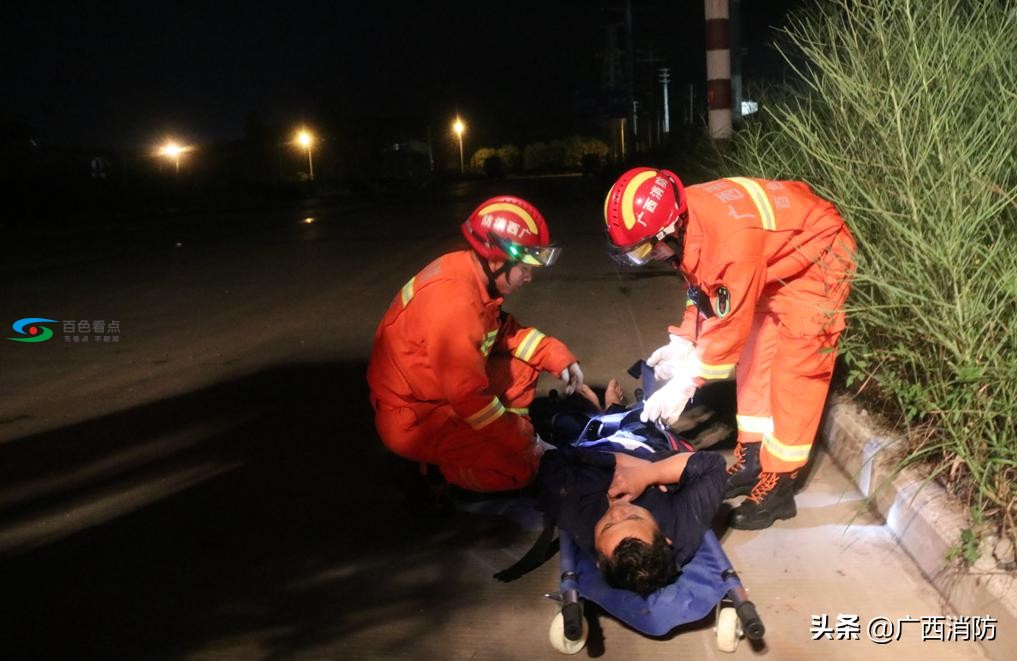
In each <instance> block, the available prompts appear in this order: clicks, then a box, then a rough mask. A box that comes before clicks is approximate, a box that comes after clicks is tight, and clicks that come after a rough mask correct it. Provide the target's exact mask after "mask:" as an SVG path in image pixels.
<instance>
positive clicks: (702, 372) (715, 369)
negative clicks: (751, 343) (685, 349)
mask: <svg viewBox="0 0 1017 661" xmlns="http://www.w3.org/2000/svg"><path fill="white" fill-rule="evenodd" d="M692 360H693V362H694V374H693V376H698V377H701V378H703V379H706V380H707V381H721V380H723V379H730V378H731V375H732V374H734V368H735V364H734V363H728V364H725V365H711V364H709V363H704V362H702V361H700V360H699V357H698V356H692Z"/></svg>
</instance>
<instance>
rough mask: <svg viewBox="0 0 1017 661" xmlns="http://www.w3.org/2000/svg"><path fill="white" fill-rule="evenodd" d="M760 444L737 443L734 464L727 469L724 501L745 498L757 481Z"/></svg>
mask: <svg viewBox="0 0 1017 661" xmlns="http://www.w3.org/2000/svg"><path fill="white" fill-rule="evenodd" d="M761 445H762V443H739V444H738V445H736V446H735V462H734V464H732V465H731V467H729V468H728V469H727V488H726V489H725V490H724V500H727V499H728V498H735V497H736V496H747V495H748V494H749V492H750V491H752V487H754V486H756V482H757V481H759V472H760V471H761V470H762V469H761V468H760V466H759V446H761Z"/></svg>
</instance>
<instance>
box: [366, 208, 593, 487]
mask: <svg viewBox="0 0 1017 661" xmlns="http://www.w3.org/2000/svg"><path fill="white" fill-rule="evenodd" d="M462 233H463V236H464V237H465V238H466V241H467V243H468V244H469V249H467V250H459V251H456V252H450V253H447V254H445V255H442V256H441V257H439V258H438V259H436V260H434V261H433V262H431V263H430V264H429V265H428V266H427V267H425V268H424V269H423V270H422V271H420V272H419V273H417V275H415V276H414V277H412V278H410V280H409V281H408V282H407V283H406V284H405V285H404V286H403V288H402V289H401V290H400V291H399V292H398V293H397V294H396V296H395V299H394V300H393V301H392V303H391V305H390V306H389V308H388V311H387V312H386V313H385V316H384V318H382V320H381V323H380V324H379V325H378V330H377V332H376V333H375V337H374V348H373V350H372V352H371V360H370V363H369V365H368V368H367V381H368V385H369V386H370V394H371V404H372V406H373V407H374V411H375V426H376V427H377V429H378V434H379V435H380V436H381V439H382V441H383V442H384V444H385V446H386V447H387V448H388V449H389V450H391V451H392V452H394V453H395V454H397V455H399V456H400V457H403V458H405V459H409V460H411V461H413V462H419V463H421V464H434V465H437V466H438V468H439V470H440V472H441V475H442V477H444V479H445V480H446V481H447V482H448V483H450V484H453V485H456V486H459V487H462V488H464V489H468V490H471V491H503V490H511V489H518V488H520V487H523V486H525V485H527V484H528V483H529V482H530V481H531V480H532V479H533V477H534V476H535V475H536V472H537V468H538V466H539V463H540V456H541V454H542V453H543V448H544V447H545V445H544V444H543V443H542V442H541V441H540V440H539V438H538V437H537V436H536V435H535V434H534V430H533V425H532V423H531V421H530V418H529V415H528V407H529V405H530V403H531V402H532V401H533V398H534V394H535V389H536V383H537V379H538V377H539V376H540V373H541V371H545V372H550V373H552V374H554V375H556V376H558V377H560V378H561V379H562V380H563V381H565V382H566V391H567V392H568V393H571V392H573V391H574V390H576V389H577V388H580V387H581V386H582V384H583V373H582V370H581V369H580V368H579V363H578V360H577V358H576V357H575V356H574V355H573V354H572V352H571V351H569V349H568V347H566V346H565V344H564V343H562V342H561V341H560V340H557V339H555V338H553V337H551V336H549V335H545V334H544V333H542V332H541V331H539V330H537V329H536V328H529V327H524V326H521V325H520V324H519V323H518V322H517V321H516V320H515V319H514V318H513V317H512V315H510V314H509V313H508V312H505V311H504V310H502V302H503V301H504V299H505V297H506V296H508V295H509V294H511V293H513V292H515V291H516V290H518V289H519V288H521V287H523V286H524V285H526V284H527V283H528V282H530V280H531V279H532V278H533V275H534V273H535V271H536V270H537V269H540V268H543V267H547V266H551V265H552V264H554V263H555V261H556V260H557V259H558V255H559V252H560V248H558V247H557V246H556V245H554V244H552V242H551V237H550V233H549V231H548V228H547V223H546V222H545V221H544V217H543V216H542V215H541V214H540V212H539V211H537V209H536V208H535V207H534V206H533V205H531V204H530V203H528V202H526V201H525V200H522V199H519V198H517V197H510V196H501V197H495V198H491V199H489V200H487V201H486V202H484V203H483V204H481V205H480V206H479V207H477V209H476V210H475V211H474V212H473V213H472V214H471V215H470V216H469V218H467V219H466V221H465V222H464V223H463V224H462Z"/></svg>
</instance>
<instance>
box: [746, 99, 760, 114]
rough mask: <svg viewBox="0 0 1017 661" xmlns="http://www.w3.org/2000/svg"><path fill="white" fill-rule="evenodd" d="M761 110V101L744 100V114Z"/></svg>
mask: <svg viewBox="0 0 1017 661" xmlns="http://www.w3.org/2000/svg"><path fill="white" fill-rule="evenodd" d="M758 111H759V103H758V102H757V101H742V116H743V117H744V116H745V115H751V114H752V113H754V112H758Z"/></svg>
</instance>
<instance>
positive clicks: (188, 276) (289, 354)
mask: <svg viewBox="0 0 1017 661" xmlns="http://www.w3.org/2000/svg"><path fill="white" fill-rule="evenodd" d="M500 192H512V193H515V194H520V195H522V196H524V197H526V198H527V199H529V200H531V201H532V202H534V203H535V204H536V205H537V206H538V208H540V209H541V210H542V211H543V212H544V214H545V216H547V218H548V220H549V222H550V223H551V224H552V228H553V229H552V231H553V233H554V234H555V235H556V236H557V237H560V238H561V240H562V241H563V242H564V244H565V251H564V253H563V256H562V259H561V261H560V263H559V264H558V265H557V266H555V267H554V268H553V269H551V270H550V272H548V273H542V274H540V276H539V277H538V280H537V281H536V282H534V283H533V284H531V285H530V286H528V287H527V288H526V289H524V290H523V291H522V292H520V293H518V294H517V295H516V296H514V297H513V298H512V299H510V300H509V301H508V303H507V304H506V307H507V308H508V309H509V310H511V311H513V312H514V313H515V314H516V315H517V316H518V317H519V318H520V319H522V320H523V321H524V322H526V323H530V324H533V325H536V326H539V327H540V328H541V329H542V330H544V331H545V332H548V333H550V334H554V335H557V336H559V337H562V338H563V339H565V340H566V341H567V342H568V343H569V345H570V346H571V347H572V348H573V350H574V351H575V352H576V353H577V354H578V355H579V356H580V357H581V359H582V360H583V364H584V370H585V371H586V374H587V379H588V381H590V382H592V383H595V384H604V383H606V381H607V379H608V378H610V377H611V376H615V375H619V374H621V372H622V371H623V370H624V368H625V367H627V366H628V364H630V363H631V361H632V360H633V359H634V358H636V357H639V356H645V355H647V354H648V352H649V351H650V350H652V349H653V348H655V347H656V346H658V345H659V344H661V343H663V342H664V341H666V334H665V330H664V329H665V328H666V325H667V323H668V322H669V321H672V320H673V318H674V315H675V308H676V306H677V305H679V304H680V303H681V302H682V300H683V292H682V291H681V290H680V289H679V284H678V283H677V282H675V280H674V275H673V274H671V273H669V272H668V271H667V270H666V269H657V270H649V271H646V272H630V271H620V270H619V269H618V268H617V267H616V266H615V265H614V264H613V263H611V262H610V261H609V260H608V259H607V258H606V257H605V256H604V253H603V238H602V231H601V227H600V222H601V221H600V218H599V213H600V207H601V204H602V200H603V198H602V196H603V194H604V191H603V190H602V189H601V186H600V185H599V183H597V182H594V181H591V180H584V179H581V178H578V177H572V178H542V179H529V180H510V181H506V182H500V183H497V184H491V183H470V184H462V185H458V186H453V187H450V188H446V189H441V190H438V191H432V192H427V193H416V194H400V195H392V196H382V195H374V196H370V197H360V198H347V199H330V200H309V201H307V203H306V204H304V205H302V206H298V207H295V208H293V209H290V210H278V209H275V210H263V211H259V212H256V213H233V214H217V215H197V214H191V215H186V216H173V217H162V218H155V219H142V220H137V221H133V222H127V221H116V222H113V221H111V222H109V223H106V224H101V225H98V226H94V225H90V226H70V227H64V228H62V229H61V230H60V231H59V232H55V233H46V232H41V231H39V232H34V233H33V232H31V231H20V233H17V234H14V233H12V232H10V231H8V232H7V233H6V234H0V276H2V289H0V292H2V296H0V314H2V317H0V322H2V323H3V324H4V327H5V328H6V329H8V330H7V332H6V335H5V336H4V337H9V336H12V335H13V331H10V324H11V323H13V322H14V321H15V320H17V319H19V318H23V317H43V318H49V319H55V320H58V321H60V322H61V323H59V324H51V326H52V328H53V330H54V331H55V333H56V335H55V337H54V338H53V339H52V340H50V341H48V342H44V343H39V344H24V343H17V342H9V341H6V340H0V586H2V595H3V599H2V602H3V610H2V612H0V616H2V620H0V621H2V624H0V631H2V636H0V658H3V659H16V658H31V659H36V658H59V659H86V658H101V659H134V658H173V659H179V658H223V659H234V658H236V659H276V658H335V659H347V658H350V659H352V658H378V659H381V658H385V659H391V658H413V659H415V658H428V657H430V658H436V659H437V658H440V659H444V658H455V659H472V658H486V659H517V658H554V657H555V656H556V654H555V653H554V652H553V651H551V650H550V647H549V646H548V644H547V640H546V637H547V633H546V631H547V623H548V621H549V619H550V617H551V615H553V612H554V608H553V605H551V604H550V603H549V602H546V601H544V600H542V599H541V595H542V594H543V592H545V591H548V590H552V589H554V588H555V576H556V573H557V572H556V569H555V564H556V563H555V562H553V561H552V562H550V563H548V564H547V565H545V566H544V567H542V568H541V569H540V570H538V571H535V572H533V573H531V574H530V575H527V576H526V577H524V578H523V579H522V580H520V581H518V582H516V583H513V584H510V585H503V584H500V583H497V582H496V581H493V580H492V579H491V574H492V573H493V572H494V571H496V570H498V569H500V568H503V567H505V566H507V565H509V564H511V563H512V561H513V560H515V559H516V558H517V557H518V556H519V554H520V553H522V552H523V551H525V549H526V548H528V546H529V543H530V542H531V540H532V539H533V536H534V534H535V533H534V525H535V519H534V515H533V513H532V512H531V511H529V510H528V509H527V508H526V507H525V503H522V504H521V503H519V502H516V501H513V500H511V499H493V500H490V501H487V502H482V503H471V504H469V505H464V506H463V507H462V508H461V510H460V511H458V512H457V513H455V514H454V515H453V516H452V517H451V518H449V519H437V520H436V519H426V518H415V517H412V516H410V515H409V514H408V513H406V512H405V510H404V508H403V507H402V504H401V502H400V497H399V495H397V494H396V493H394V492H393V490H392V489H391V488H390V486H389V480H388V468H387V464H386V461H385V453H384V451H383V449H382V447H381V445H380V443H379V441H378V440H377V438H376V437H375V435H374V431H373V426H372V423H371V413H370V407H369V405H368V402H367V395H366V386H365V382H364V371H365V367H366V360H367V356H368V354H369V350H370V344H371V338H372V334H373V332H374V328H375V325H376V324H377V321H378V320H379V319H380V317H381V315H382V313H383V312H384V309H385V308H386V307H387V305H388V303H389V301H390V300H391V298H392V296H393V295H394V294H395V293H396V292H397V291H398V289H399V288H400V287H401V286H402V285H403V284H404V283H405V281H406V280H407V279H408V278H409V277H410V276H412V275H413V274H414V273H415V272H416V271H417V270H419V269H420V268H421V267H422V266H423V265H424V264H425V263H426V262H427V261H429V260H430V259H431V258H433V257H434V256H436V255H438V254H440V253H441V252H443V251H445V250H448V249H452V248H453V247H455V246H458V245H459V238H458V230H457V226H458V223H459V222H461V220H462V219H463V218H465V216H466V215H467V214H468V212H469V211H470V210H471V209H472V208H473V207H474V206H475V205H476V204H478V203H479V202H480V201H482V200H483V199H485V198H486V197H487V196H489V195H493V194H496V193H500ZM113 320H116V321H118V322H119V331H118V335H117V337H118V340H117V341H116V342H113V341H109V342H106V341H96V340H95V337H96V336H98V337H104V336H105V335H110V334H111V333H110V332H109V330H108V329H106V330H105V331H104V332H102V333H99V332H96V330H95V328H94V327H95V324H94V322H95V321H103V322H105V325H107V326H108V325H109V322H111V321H113ZM67 321H72V322H75V323H74V331H73V332H70V331H69V330H65V328H64V322H67ZM82 321H88V322H90V326H91V328H90V329H89V330H88V331H87V332H86V331H82V330H81V328H82V327H79V323H80V322H82ZM74 336H78V338H79V340H78V341H74V340H73V337H74ZM85 336H88V337H89V341H88V342H87V343H85V342H82V341H81V338H82V337H85ZM67 338H71V339H67ZM545 379H546V380H545V381H542V385H541V389H542V390H543V391H546V390H547V389H548V388H550V387H554V385H555V382H554V381H553V379H550V378H548V377H545ZM623 383H624V385H625V386H626V387H627V388H629V390H630V391H631V388H632V387H633V386H634V385H635V384H634V383H633V382H632V381H628V380H626V381H624V382H623ZM717 397H718V401H721V402H722V401H724V399H725V397H728V398H729V392H728V393H727V394H725V393H724V392H721V393H720V394H718V395H717ZM816 464H817V467H816V468H815V470H814V471H813V476H812V478H811V481H810V485H809V487H808V488H807V493H808V494H811V495H810V496H808V497H806V498H805V499H804V500H802V497H800V507H801V508H802V511H803V514H802V515H800V517H799V518H798V519H796V520H794V521H792V522H787V523H786V524H778V526H776V527H775V528H774V529H772V530H770V531H762V532H759V533H740V532H738V531H733V532H729V533H728V534H727V535H726V537H725V539H724V543H725V546H726V547H727V548H728V552H729V555H731V556H732V560H734V561H735V563H736V566H738V568H739V569H740V570H742V574H743V578H744V579H745V581H746V585H748V586H749V587H750V589H753V588H755V595H754V598H755V599H756V601H757V603H759V604H760V610H761V613H762V614H763V617H764V619H766V620H767V623H768V626H769V627H770V631H771V632H772V635H771V636H770V637H768V643H767V645H768V646H763V647H759V648H756V649H753V648H750V647H748V646H747V645H743V646H742V648H741V649H740V651H739V656H743V657H747V656H758V655H767V654H769V655H772V656H773V657H774V658H778V659H784V658H814V656H815V655H816V654H817V650H818V654H821V655H823V656H827V657H829V658H874V657H875V656H876V655H877V654H888V653H890V652H891V650H890V649H889V648H887V647H882V646H877V645H874V644H872V643H869V642H863V641H854V642H849V643H848V644H846V645H845V644H842V645H840V646H835V645H832V644H828V645H826V647H824V648H818V647H816V646H815V645H811V646H810V641H809V617H810V613H818V612H827V611H829V612H833V613H836V612H838V611H837V609H841V611H840V612H846V611H844V610H843V609H851V608H854V609H855V610H863V609H865V608H868V609H869V612H865V613H863V615H868V616H870V617H874V616H876V615H882V614H884V613H882V612H876V610H878V609H880V608H882V609H883V610H886V611H888V612H890V613H892V612H896V611H903V610H905V609H909V611H911V612H914V614H915V615H935V614H937V613H941V612H942V607H941V606H938V605H937V603H936V597H935V594H934V593H933V592H932V591H931V589H930V588H928V586H927V585H925V584H924V582H923V581H922V579H921V577H920V575H918V573H917V570H916V569H915V568H914V566H913V565H912V564H910V560H909V559H908V558H906V557H905V556H904V555H903V554H902V553H900V551H899V549H898V548H897V547H896V545H895V544H894V543H893V541H892V538H890V537H889V536H888V534H887V533H886V532H885V530H882V527H881V526H880V525H879V523H878V522H875V521H872V520H871V517H869V516H868V515H867V514H866V513H865V512H864V511H861V510H859V507H858V498H857V496H856V495H852V492H851V491H850V487H848V486H847V484H848V483H847V481H846V479H845V478H844V476H843V475H841V474H840V473H839V472H838V471H837V469H836V468H835V467H833V466H832V465H831V464H830V462H828V461H825V458H824V457H823V456H822V455H821V456H820V457H818V458H817V461H816ZM810 503H811V504H810ZM810 508H811V509H814V511H811V512H810V511H809V510H810ZM860 511H861V514H859V512H860ZM856 515H857V516H858V518H852V517H855V516H856ZM849 519H851V520H853V521H854V522H855V524H856V525H855V526H853V527H852V528H851V529H850V531H851V532H846V531H848V530H849V529H848V528H847V527H846V523H847V521H848V520H849ZM792 530H793V531H795V532H794V538H793V539H790V538H788V537H787V535H788V534H790V533H791V531H792ZM838 531H839V532H838ZM859 531H860V532H859ZM790 549H794V550H793V552H792V551H791V550H790ZM803 566H804V567H805V568H806V569H807V571H805V570H803ZM799 576H800V577H801V578H800V580H799V579H798V578H797V577H799ZM888 586H889V587H888ZM832 591H836V592H838V594H839V595H840V597H839V601H838V600H837V599H831V594H832ZM888 593H892V594H897V595H900V599H901V600H903V601H902V602H901V603H900V604H898V603H897V602H895V601H894V600H893V599H890V598H888V597H887V595H888ZM782 595H783V599H784V601H783V602H781V599H782ZM923 609H924V610H925V611H929V612H919V611H922V610H923ZM590 612H591V614H593V615H594V616H595V615H596V609H595V608H591V609H590ZM834 617H835V615H834ZM592 621H593V623H594V625H595V626H594V634H593V635H592V637H591V642H590V645H589V646H588V649H587V650H586V651H584V652H583V653H582V655H583V656H598V657H600V656H602V657H604V658H612V657H613V658H664V657H668V658H674V657H675V656H688V655H690V654H695V655H697V656H698V657H703V656H707V657H712V656H719V653H717V652H716V649H715V647H714V645H713V642H712V632H711V631H710V629H709V626H710V622H709V621H705V622H703V623H699V624H698V625H695V626H692V627H687V628H685V629H683V630H682V631H680V632H678V634H677V635H675V636H669V637H668V639H667V640H663V641H661V640H650V639H647V638H645V637H642V636H639V635H638V634H636V633H634V632H632V631H631V630H628V629H626V628H625V627H623V626H621V625H619V624H618V623H617V622H615V621H613V620H611V619H610V618H608V617H606V616H601V617H593V619H592ZM911 642H912V643H913V642H914V641H911ZM819 644H820V645H821V644H822V643H819ZM921 649H922V648H921V647H920V646H918V647H905V648H903V650H902V649H901V648H900V646H899V645H898V648H897V649H896V650H893V651H892V654H893V655H894V656H896V657H897V658H908V655H909V653H910V651H909V650H921ZM943 650H945V651H946V652H947V654H946V656H943V654H942V653H941V651H942V650H940V649H939V648H937V649H936V655H937V656H938V657H939V658H978V655H979V653H980V652H979V650H978V648H977V647H973V648H972V647H970V646H966V647H964V646H961V645H959V644H955V645H954V646H953V647H950V648H943ZM952 655H956V656H952Z"/></svg>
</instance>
